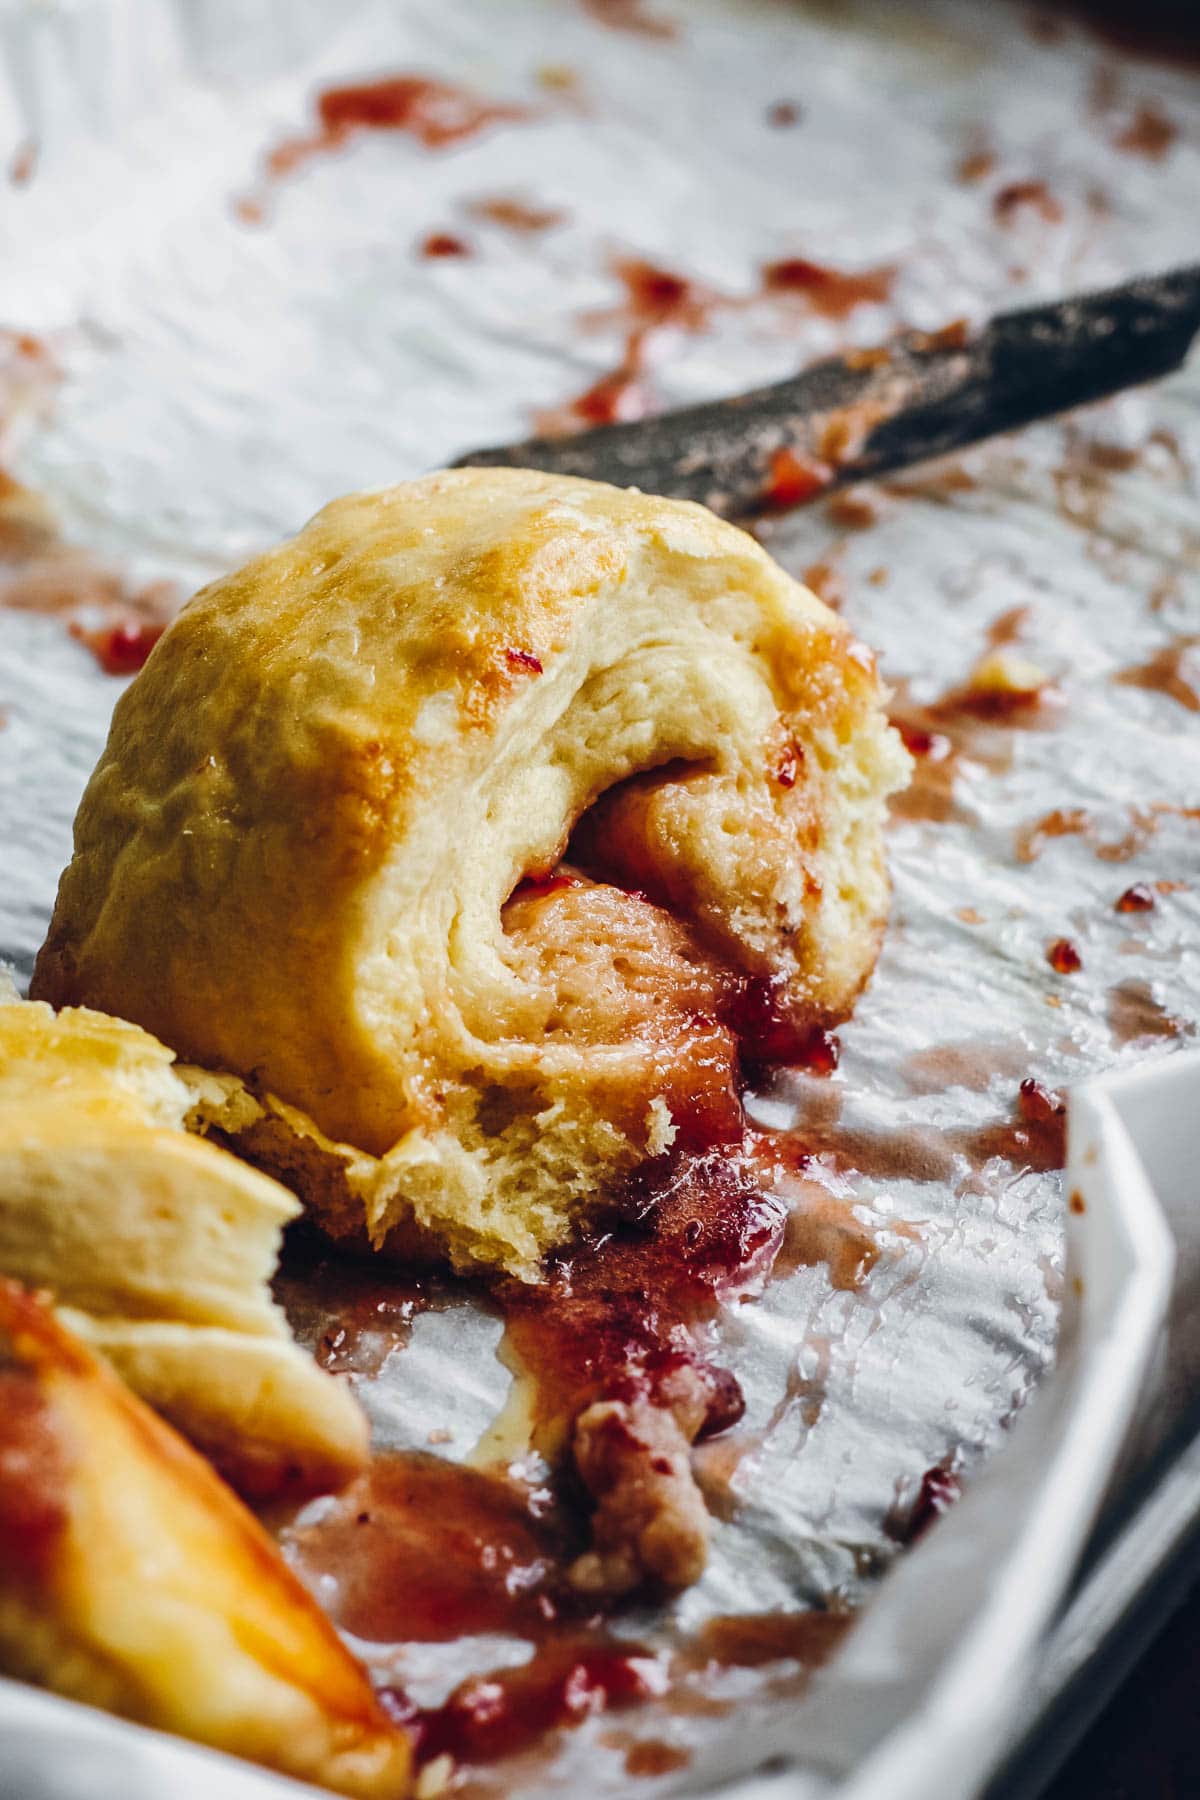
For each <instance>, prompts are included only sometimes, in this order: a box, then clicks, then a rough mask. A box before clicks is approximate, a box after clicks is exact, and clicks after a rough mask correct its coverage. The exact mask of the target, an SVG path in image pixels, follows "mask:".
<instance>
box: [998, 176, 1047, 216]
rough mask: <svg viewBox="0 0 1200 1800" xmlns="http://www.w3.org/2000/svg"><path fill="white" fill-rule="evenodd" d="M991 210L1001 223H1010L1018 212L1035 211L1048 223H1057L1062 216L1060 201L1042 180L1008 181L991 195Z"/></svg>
mask: <svg viewBox="0 0 1200 1800" xmlns="http://www.w3.org/2000/svg"><path fill="white" fill-rule="evenodd" d="M992 211H993V213H994V214H995V216H996V219H997V221H998V222H999V223H1000V224H1001V225H1011V224H1012V222H1013V220H1014V219H1015V218H1016V216H1017V214H1018V213H1020V212H1026V211H1031V212H1036V213H1037V214H1038V215H1039V217H1040V218H1042V219H1044V220H1045V221H1046V223H1047V224H1048V225H1057V224H1059V223H1060V221H1061V219H1062V216H1063V209H1062V202H1061V201H1060V200H1056V199H1055V197H1054V195H1053V194H1052V193H1051V192H1050V190H1049V188H1048V187H1047V186H1046V183H1045V182H1044V181H1010V182H1009V183H1008V184H1007V185H1006V186H1005V187H1002V188H999V189H997V191H996V193H995V194H993V196H992Z"/></svg>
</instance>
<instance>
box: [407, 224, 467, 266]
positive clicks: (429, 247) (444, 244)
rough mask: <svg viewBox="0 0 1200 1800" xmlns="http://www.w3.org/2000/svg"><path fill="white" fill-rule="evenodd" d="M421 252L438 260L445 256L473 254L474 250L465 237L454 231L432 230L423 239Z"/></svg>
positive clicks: (427, 257) (429, 258) (430, 259)
mask: <svg viewBox="0 0 1200 1800" xmlns="http://www.w3.org/2000/svg"><path fill="white" fill-rule="evenodd" d="M420 254H421V255H422V256H423V257H425V258H426V259H427V260H429V261H435V262H436V261H440V260H441V259H442V258H444V257H454V256H472V255H473V254H474V252H473V251H472V249H471V246H470V244H468V243H467V242H466V240H465V239H464V238H460V237H456V236H455V235H454V233H453V232H452V231H431V232H430V233H429V235H428V237H426V238H423V239H422V240H421V245H420Z"/></svg>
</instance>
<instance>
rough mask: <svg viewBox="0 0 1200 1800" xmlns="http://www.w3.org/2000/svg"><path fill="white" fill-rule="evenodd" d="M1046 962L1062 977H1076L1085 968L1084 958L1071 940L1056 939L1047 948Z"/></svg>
mask: <svg viewBox="0 0 1200 1800" xmlns="http://www.w3.org/2000/svg"><path fill="white" fill-rule="evenodd" d="M1046 961H1047V962H1048V963H1049V964H1050V967H1051V968H1052V969H1056V970H1057V971H1058V973H1059V974H1060V975H1074V974H1076V973H1077V972H1078V971H1079V970H1080V969H1082V967H1083V958H1082V956H1080V954H1079V952H1078V950H1077V949H1076V948H1075V946H1074V944H1073V943H1072V942H1071V940H1070V938H1055V940H1054V942H1053V943H1052V944H1048V945H1047V947H1046Z"/></svg>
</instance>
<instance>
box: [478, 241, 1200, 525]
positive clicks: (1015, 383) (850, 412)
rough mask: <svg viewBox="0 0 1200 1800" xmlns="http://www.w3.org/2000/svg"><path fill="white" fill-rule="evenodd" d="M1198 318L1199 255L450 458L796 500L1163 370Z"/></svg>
mask: <svg viewBox="0 0 1200 1800" xmlns="http://www.w3.org/2000/svg"><path fill="white" fill-rule="evenodd" d="M1198 329H1200V264H1193V265H1191V266H1189V267H1186V268H1180V269H1175V270H1172V271H1171V272H1169V273H1167V274H1164V275H1153V276H1145V277H1142V278H1139V279H1137V280H1134V281H1130V282H1127V283H1125V284H1124V285H1123V286H1121V287H1114V288H1110V289H1107V290H1106V291H1105V292H1103V293H1096V294H1084V295H1076V296H1072V297H1069V298H1067V299H1065V300H1056V301H1053V302H1050V303H1049V304H1046V305H1041V306H1031V307H1026V308H1023V309H1022V310H1021V311H1019V312H1011V313H1002V314H1000V315H999V316H997V317H996V318H994V319H993V320H992V321H991V322H990V323H989V324H988V325H986V326H984V327H983V328H982V329H980V330H979V331H977V332H974V333H970V332H968V331H966V330H965V329H964V328H961V327H949V328H947V329H946V330H945V331H942V332H934V333H925V332H906V333H904V334H903V335H901V336H899V337H897V338H896V339H894V340H892V341H891V342H889V343H888V344H886V345H884V346H881V347H880V349H878V350H868V351H851V352H849V353H848V354H847V355H845V356H837V357H830V358H829V359H827V360H825V361H823V362H818V363H814V364H813V365H812V366H811V367H810V368H808V369H805V370H804V371H803V372H802V373H801V374H799V375H796V376H792V377H791V378H789V379H788V380H786V381H780V382H776V383H774V384H773V385H772V386H770V387H762V388H755V389H753V390H752V391H750V392H748V393H744V394H735V395H733V396H732V397H730V398H728V399H724V400H712V401H706V402H704V403H702V404H701V405H699V406H688V407H683V408H680V409H678V410H676V411H673V412H664V413H660V414H658V415H657V416H656V417H653V418H648V419H638V420H636V421H634V422H632V423H630V424H621V425H603V426H599V427H597V428H595V429H593V430H590V431H583V432H580V433H579V434H578V435H577V436H574V437H535V438H529V439H527V440H526V441H525V442H524V443H520V444H508V445H503V446H501V447H499V448H498V449H494V450H476V451H472V452H470V453H468V454H467V455H466V456H463V457H460V458H459V459H458V463H457V464H456V465H455V466H456V467H466V466H476V467H478V466H493V467H497V466H510V467H515V468H533V469H545V470H548V471H550V472H551V473H555V474H562V475H585V476H590V477H591V478H593V479H594V480H598V481H609V482H613V483H615V484H616V485H617V486H619V487H639V488H642V489H644V490H645V491H646V492H647V493H656V494H668V495H672V496H675V497H677V498H680V499H685V500H699V501H701V502H703V504H704V505H706V506H709V507H711V508H712V509H713V511H714V512H719V513H722V514H724V515H725V516H726V517H727V518H742V517H745V516H747V515H749V514H752V513H755V512H759V511H762V510H764V509H765V508H769V507H771V506H780V505H799V504H802V503H803V502H804V501H807V500H811V499H816V498H818V497H819V496H820V495H821V494H823V493H827V492H829V491H830V490H831V489H833V488H836V487H843V486H845V485H847V484H848V483H850V482H854V481H862V480H864V479H868V478H872V477H876V476H880V475H885V474H888V473H891V472H892V471H895V470H897V469H904V468H909V467H911V466H912V465H913V464H915V463H919V462H925V461H927V460H928V459H929V458H930V457H935V456H943V455H945V454H946V453H947V452H948V451H951V450H959V449H962V448H963V447H964V446H966V445H968V444H974V443H978V442H980V441H981V440H982V439H984V438H987V437H992V436H993V435H995V434H996V433H997V432H1001V431H1011V430H1013V429H1014V428H1015V427H1017V426H1020V425H1027V424H1030V423H1031V422H1032V421H1033V420H1035V419H1043V418H1049V417H1050V416H1052V415H1053V414H1055V413H1061V412H1066V411H1067V410H1068V409H1069V408H1071V407H1074V406H1080V405H1082V404H1083V403H1084V402H1085V401H1088V400H1099V399H1102V398H1103V397H1104V396H1105V395H1108V394H1113V393H1116V392H1118V391H1119V390H1120V389H1122V388H1127V387H1133V386H1135V385H1137V384H1138V383H1139V382H1143V381H1150V380H1153V379H1154V378H1155V377H1157V376H1161V375H1166V374H1168V373H1170V371H1171V370H1172V369H1176V368H1178V367H1179V365H1180V364H1181V363H1182V362H1183V360H1184V358H1185V357H1186V355H1187V352H1188V349H1189V348H1190V346H1191V343H1192V339H1193V338H1194V337H1195V335H1196V332H1197V330H1198Z"/></svg>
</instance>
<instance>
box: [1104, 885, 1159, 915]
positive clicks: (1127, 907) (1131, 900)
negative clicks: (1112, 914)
mask: <svg viewBox="0 0 1200 1800" xmlns="http://www.w3.org/2000/svg"><path fill="white" fill-rule="evenodd" d="M1153 910H1154V895H1153V893H1152V892H1151V891H1150V889H1149V888H1148V887H1147V886H1146V884H1145V882H1144V881H1135V882H1134V884H1133V886H1132V887H1127V888H1126V889H1125V892H1124V893H1123V894H1122V895H1121V898H1120V899H1119V900H1118V901H1117V902H1116V906H1115V908H1114V911H1116V912H1119V913H1140V912H1153Z"/></svg>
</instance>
